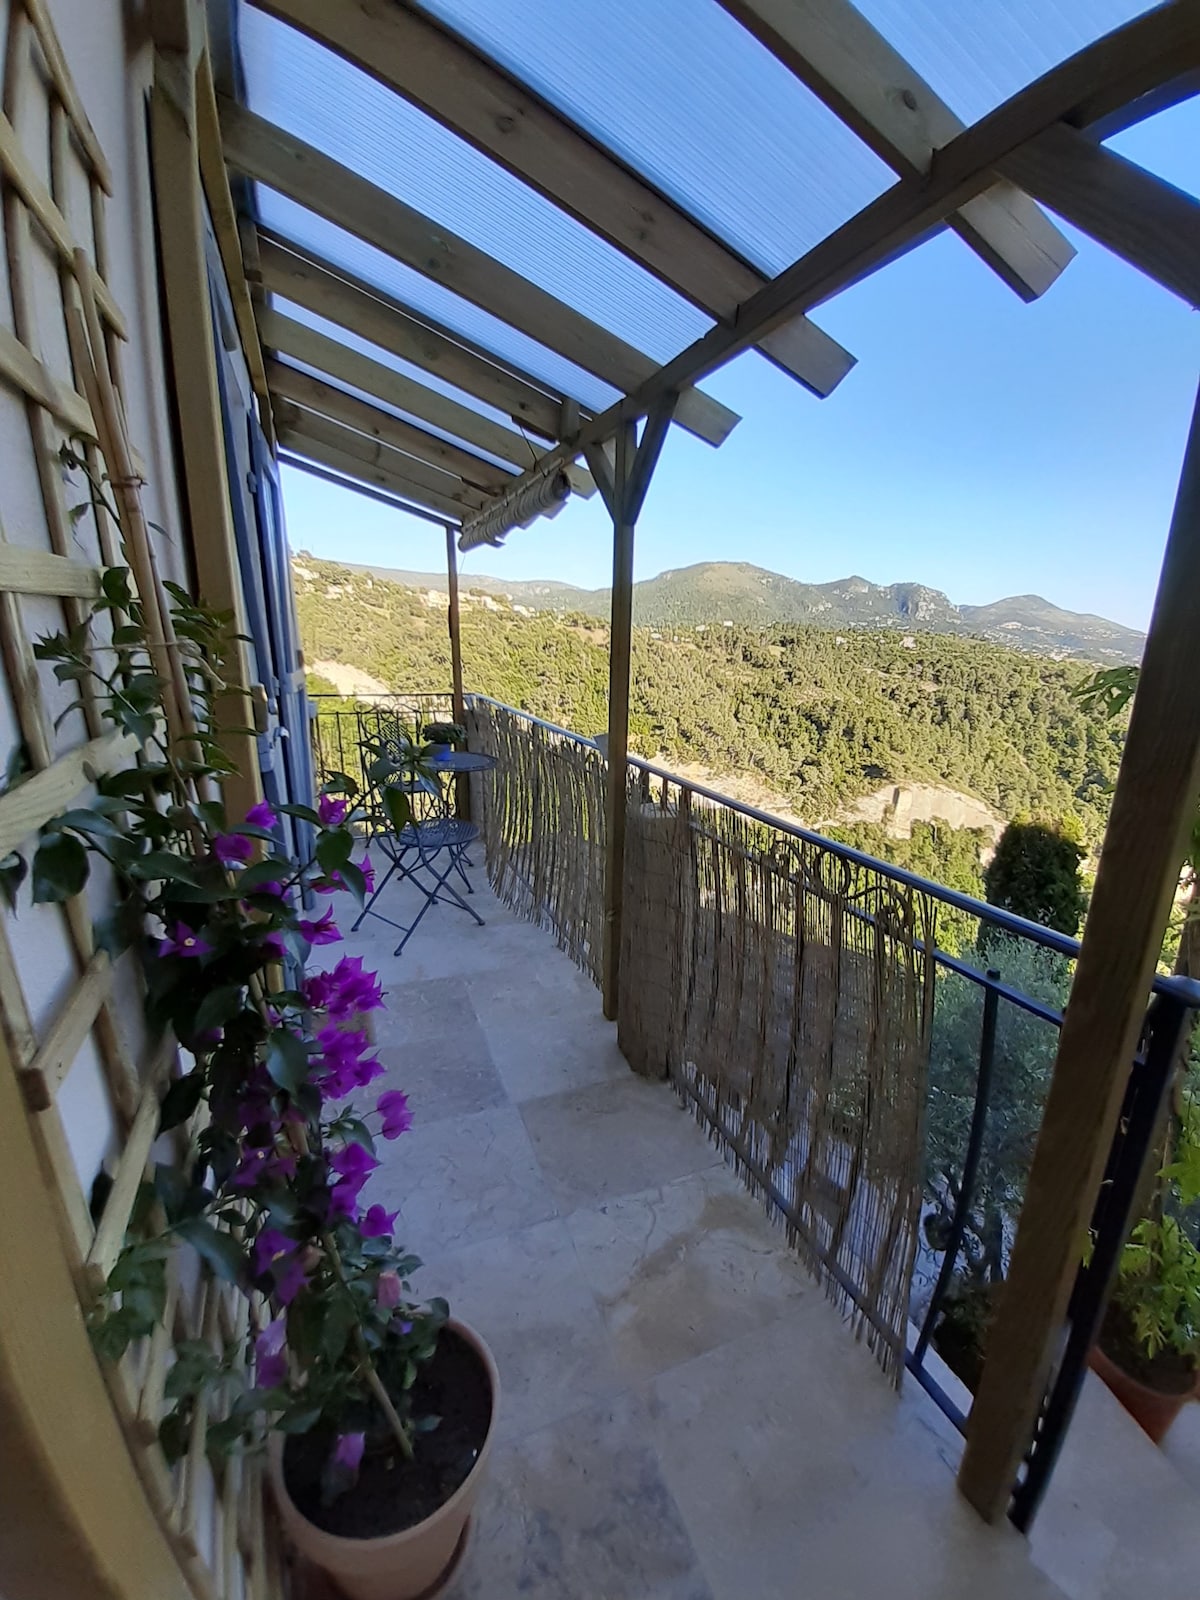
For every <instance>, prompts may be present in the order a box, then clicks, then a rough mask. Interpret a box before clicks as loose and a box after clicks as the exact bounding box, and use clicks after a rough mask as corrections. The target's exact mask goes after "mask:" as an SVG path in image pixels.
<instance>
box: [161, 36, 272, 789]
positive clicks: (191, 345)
mask: <svg viewBox="0 0 1200 1600" xmlns="http://www.w3.org/2000/svg"><path fill="white" fill-rule="evenodd" d="M171 9H172V8H170V7H165V8H164V14H167V13H169V12H170V11H171ZM180 17H181V25H183V24H184V23H187V24H188V25H190V26H192V27H197V26H198V25H199V24H198V21H197V20H196V19H195V17H193V15H192V13H191V12H190V10H189V9H188V8H180ZM154 60H155V71H154V89H153V93H152V95H151V99H150V152H151V161H152V167H153V175H154V202H155V221H156V225H157V230H158V241H159V250H160V253H161V258H162V282H163V293H164V300H165V305H166V321H167V331H168V336H169V342H170V351H171V366H172V370H173V374H174V376H173V389H174V396H175V401H176V405H177V406H178V411H179V438H180V445H181V453H182V457H183V461H182V466H183V480H184V489H185V499H186V504H187V513H188V521H189V523H190V526H191V536H192V549H193V551H194V554H195V562H196V577H197V580H198V586H199V591H200V598H201V600H202V601H203V602H204V604H205V605H209V606H213V607H215V608H216V609H217V610H219V611H232V612H233V614H234V616H235V618H236V619H237V620H236V623H235V627H236V630H237V632H239V633H243V634H244V633H246V632H247V631H248V630H247V628H246V624H245V617H244V606H243V602H242V584H241V575H240V571H239V567H238V559H237V547H236V543H235V539H234V530H233V513H232V511H231V509H230V505H229V489H228V482H229V479H228V475H227V473H226V467H225V441H224V436H223V434H222V429H221V404H220V397H219V395H218V392H217V372H216V365H215V363H216V347H215V344H214V342H213V329H212V317H211V313H210V310H209V298H208V267H207V262H206V259H205V251H204V230H203V202H202V196H201V190H200V165H199V151H198V146H197V137H196V89H195V63H194V60H193V59H192V53H191V52H188V53H180V54H176V53H175V52H173V51H167V50H165V49H162V48H159V49H158V50H156V52H155V58H154ZM235 650H236V654H235V657H234V659H235V660H236V662H237V664H238V668H239V675H240V680H241V684H240V687H239V688H237V689H234V690H230V692H229V693H228V694H225V695H223V696H222V697H221V700H220V702H219V703H218V718H219V721H220V723H221V724H222V726H224V727H226V728H234V729H249V728H250V727H251V725H252V723H253V720H254V718H253V711H252V709H251V702H250V697H249V689H250V675H249V657H248V654H247V652H246V649H245V646H244V645H242V644H240V643H239V644H237V645H236V646H235ZM222 742H223V744H224V745H225V748H226V750H227V751H228V753H229V756H230V759H231V760H232V761H233V762H234V763H235V764H236V767H237V771H236V772H235V773H233V774H231V775H230V777H229V778H228V779H226V780H225V783H224V784H223V786H222V787H223V788H224V791H225V801H226V804H227V805H228V807H229V811H230V815H231V816H233V817H242V816H244V815H245V813H246V811H247V809H248V808H249V807H250V806H251V805H253V804H254V803H255V801H256V800H258V799H261V797H262V779H261V775H260V773H259V767H258V749H257V744H256V741H255V738H254V735H253V734H252V733H250V732H234V733H228V734H225V735H224V736H223V739H222Z"/></svg>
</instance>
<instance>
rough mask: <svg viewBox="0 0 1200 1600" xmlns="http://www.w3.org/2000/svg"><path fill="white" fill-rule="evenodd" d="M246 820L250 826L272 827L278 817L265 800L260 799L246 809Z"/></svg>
mask: <svg viewBox="0 0 1200 1600" xmlns="http://www.w3.org/2000/svg"><path fill="white" fill-rule="evenodd" d="M246 821H247V822H248V823H249V824H250V826H251V827H252V828H273V827H274V826H275V824H276V823H277V822H278V821H279V818H278V817H277V816H276V815H275V813H274V811H273V810H272V809H271V806H270V804H269V803H268V802H267V801H266V800H260V801H259V802H258V804H257V805H254V806H251V807H250V809H249V811H247V813H246Z"/></svg>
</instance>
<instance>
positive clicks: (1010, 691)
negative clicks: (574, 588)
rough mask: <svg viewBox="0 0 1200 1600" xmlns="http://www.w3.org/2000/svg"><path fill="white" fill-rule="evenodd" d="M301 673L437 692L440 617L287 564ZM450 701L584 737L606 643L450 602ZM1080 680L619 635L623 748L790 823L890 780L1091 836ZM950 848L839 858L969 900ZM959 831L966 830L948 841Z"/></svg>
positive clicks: (1099, 752) (555, 620)
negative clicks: (627, 640) (490, 707)
mask: <svg viewBox="0 0 1200 1600" xmlns="http://www.w3.org/2000/svg"><path fill="white" fill-rule="evenodd" d="M295 566H296V571H295V579H296V594H297V603H298V608H299V615H300V629H301V635H302V638H303V640H304V648H305V654H306V657H307V659H308V661H309V662H310V663H311V662H314V661H328V662H339V663H344V664H347V665H351V666H354V667H357V668H360V669H361V670H363V671H365V672H367V673H369V674H371V676H372V677H374V678H377V679H378V680H379V681H380V682H381V683H383V684H384V685H386V686H387V687H388V688H389V689H394V690H400V691H404V690H407V691H410V692H417V691H427V690H433V691H443V690H445V689H446V688H447V686H448V684H449V679H450V664H449V646H448V641H447V635H446V623H445V599H444V597H443V596H440V595H428V594H426V593H423V592H420V591H416V590H411V589H406V588H403V587H401V586H399V585H397V584H393V583H387V582H384V581H381V580H380V579H378V578H372V577H370V576H369V575H367V574H365V573H361V572H351V571H350V570H349V569H347V568H344V567H338V566H335V565H332V564H330V563H327V562H318V561H315V560H313V559H312V558H310V557H307V556H306V557H304V558H302V560H300V561H298V562H297V563H296V564H295ZM462 638H463V658H464V664H465V674H466V680H467V687H468V688H469V689H475V690H478V691H481V692H484V693H488V694H491V695H494V696H495V697H496V698H497V699H500V700H504V701H506V702H508V703H509V704H511V705H514V706H518V707H521V708H524V709H526V710H529V711H532V712H534V713H536V714H537V715H539V716H543V717H546V718H548V719H549V720H551V721H553V722H558V723H562V724H563V725H565V726H567V727H570V728H575V729H578V730H579V731H581V732H584V733H589V734H590V733H595V732H598V731H600V730H602V729H603V728H604V726H605V724H606V721H607V714H606V709H605V708H606V700H607V682H608V638H607V630H606V629H605V628H603V627H602V626H601V625H599V624H598V623H597V622H596V621H595V620H594V619H590V618H583V617H579V616H570V615H568V616H563V615H561V614H555V613H550V612H540V613H536V614H532V613H529V612H527V611H523V610H521V609H520V608H513V607H511V606H509V605H508V604H506V603H505V602H503V601H498V600H494V599H487V600H483V599H476V600H469V601H467V602H465V603H464V608H463V613H462ZM1089 676H1090V673H1089V669H1088V667H1087V666H1086V665H1084V664H1083V663H1081V662H1075V661H1050V660H1043V659H1040V658H1038V657H1035V656H1030V655H1027V654H1024V653H1020V652H1018V651H1015V650H1007V649H1004V648H1003V647H1001V646H999V645H993V644H990V643H987V642H986V641H982V640H974V639H960V638H954V637H951V636H947V635H940V634H916V635H912V636H901V635H899V634H897V633H896V632H894V631H879V632H874V631H869V630H852V631H848V632H846V633H844V634H839V633H835V632H833V631H831V630H828V629H821V628H815V627H805V626H795V625H776V626H774V627H767V628H761V627H760V628H756V627H751V626H748V625H735V626H732V627H723V626H717V627H711V626H710V627H695V628H676V629H663V630H661V631H651V630H649V629H645V628H639V629H635V632H634V645H633V687H632V704H631V724H630V736H631V745H632V747H633V748H634V749H635V750H636V751H637V752H638V753H639V754H642V755H645V756H649V757H655V756H657V757H660V758H661V759H662V760H663V761H664V762H665V763H667V764H670V763H671V762H692V763H697V764H699V765H701V766H703V767H704V768H706V769H707V770H708V771H709V772H711V773H713V774H716V775H720V774H723V773H735V772H736V773H750V774H753V775H755V776H756V777H757V778H759V779H761V781H762V782H763V784H764V785H766V786H768V787H769V788H770V789H771V790H772V791H773V792H774V793H776V794H777V795H779V796H780V797H782V798H783V799H784V800H786V802H787V803H788V804H789V805H790V807H791V808H792V810H793V811H794V812H795V813H796V814H798V815H799V816H801V817H803V818H804V819H805V820H806V821H809V822H813V823H816V822H820V821H825V820H828V819H830V818H832V817H835V816H836V815H837V814H838V812H839V810H840V809H841V808H842V807H843V806H845V804H846V803H847V802H849V801H852V800H854V799H855V798H856V797H858V796H860V795H863V794H866V793H868V792H870V791H873V790H877V789H878V788H879V787H880V786H881V785H882V784H884V783H886V782H889V781H895V782H929V783H936V784H943V785H948V786H950V787H953V788H955V789H958V790H962V791H965V792H966V793H968V794H970V795H974V796H976V797H977V798H979V799H980V800H983V801H985V802H986V803H987V804H988V805H990V806H991V807H992V808H994V810H996V811H997V812H999V813H1000V815H1001V816H1002V817H1005V818H1011V817H1014V816H1016V815H1018V814H1022V813H1028V814H1045V815H1052V816H1055V817H1066V818H1067V819H1069V820H1070V819H1074V820H1073V821H1072V823H1071V825H1072V827H1073V828H1076V829H1077V831H1078V833H1079V835H1080V837H1081V838H1082V839H1083V840H1084V842H1085V843H1086V844H1089V845H1092V844H1095V843H1096V842H1097V841H1098V839H1099V837H1100V834H1101V832H1102V830H1103V825H1104V820H1105V817H1106V814H1107V807H1108V796H1109V790H1110V786H1111V784H1112V781H1113V779H1114V777H1115V775H1116V768H1117V761H1118V758H1119V755H1120V749H1121V743H1122V739H1123V720H1122V719H1118V720H1117V721H1115V722H1114V721H1109V720H1107V719H1106V718H1105V717H1104V716H1103V715H1102V714H1101V713H1100V712H1099V711H1097V710H1095V709H1092V708H1088V707H1086V706H1084V705H1083V704H1081V703H1080V702H1079V701H1078V700H1077V699H1075V698H1074V697H1073V691H1074V690H1075V689H1076V688H1077V687H1078V686H1079V685H1080V684H1081V683H1082V682H1083V681H1084V680H1085V679H1087V678H1088V677H1089ZM953 831H954V830H950V829H942V828H936V827H935V828H933V829H924V830H920V831H915V832H914V838H913V840H911V841H900V840H893V841H888V840H887V839H886V836H885V835H884V834H883V832H882V830H880V839H879V840H876V839H875V838H874V836H873V833H872V834H871V836H870V838H869V839H868V836H867V835H866V834H861V833H860V830H854V831H853V832H852V833H847V834H846V837H848V838H849V837H853V839H854V842H855V843H860V842H861V843H863V844H866V845H867V846H868V848H872V847H882V846H884V845H886V846H887V848H886V854H888V855H889V856H890V857H892V858H893V859H898V858H899V856H907V857H911V859H910V860H905V861H904V862H903V864H905V865H912V866H913V867H915V868H916V869H917V870H919V871H922V872H924V871H926V870H929V871H931V872H932V871H933V869H934V868H935V867H936V869H937V870H936V872H935V873H934V874H933V875H935V876H938V877H940V878H941V879H942V880H943V881H952V880H951V879H948V878H947V876H946V873H947V871H948V870H950V871H951V872H952V875H953V881H955V882H956V886H959V887H962V888H968V886H970V887H971V888H972V889H975V890H976V892H977V884H976V881H975V875H976V866H975V865H973V863H977V861H978V849H979V839H978V837H977V836H975V835H974V834H967V836H966V837H965V838H963V839H951V838H949V837H948V835H950V834H952V833H953ZM962 831H963V832H964V833H965V832H966V830H962Z"/></svg>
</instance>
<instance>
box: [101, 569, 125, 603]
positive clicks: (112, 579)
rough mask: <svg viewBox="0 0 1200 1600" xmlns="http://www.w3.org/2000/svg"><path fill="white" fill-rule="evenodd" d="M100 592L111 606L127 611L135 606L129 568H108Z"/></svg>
mask: <svg viewBox="0 0 1200 1600" xmlns="http://www.w3.org/2000/svg"><path fill="white" fill-rule="evenodd" d="M100 592H101V593H102V594H103V596H104V598H105V599H106V600H107V601H108V602H109V604H110V605H114V606H119V607H120V608H121V610H122V611H127V610H128V609H129V607H130V606H131V605H132V604H133V596H132V595H131V594H130V592H129V568H128V567H106V568H105V570H104V573H103V576H102V577H101V579H100Z"/></svg>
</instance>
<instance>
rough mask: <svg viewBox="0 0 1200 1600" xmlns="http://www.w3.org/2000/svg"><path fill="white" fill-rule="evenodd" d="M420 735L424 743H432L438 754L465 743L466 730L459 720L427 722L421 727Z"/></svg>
mask: <svg viewBox="0 0 1200 1600" xmlns="http://www.w3.org/2000/svg"><path fill="white" fill-rule="evenodd" d="M421 737H422V739H423V740H424V741H425V743H426V744H428V745H433V747H434V753H435V755H438V754H441V753H442V752H443V751H445V750H451V749H453V748H454V747H455V746H456V745H460V744H463V743H465V741H466V737H467V730H466V729H465V728H464V727H463V726H462V724H461V723H460V722H427V723H426V724H425V726H424V727H423V728H422V729H421Z"/></svg>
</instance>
